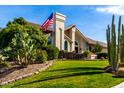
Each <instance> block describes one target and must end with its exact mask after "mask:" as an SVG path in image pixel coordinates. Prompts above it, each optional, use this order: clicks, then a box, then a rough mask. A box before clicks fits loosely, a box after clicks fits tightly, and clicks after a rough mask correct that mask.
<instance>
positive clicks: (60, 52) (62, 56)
mask: <svg viewBox="0 0 124 93" xmlns="http://www.w3.org/2000/svg"><path fill="white" fill-rule="evenodd" d="M64 53H65V52H64V50H61V51H59V58H60V59H62V58H64Z"/></svg>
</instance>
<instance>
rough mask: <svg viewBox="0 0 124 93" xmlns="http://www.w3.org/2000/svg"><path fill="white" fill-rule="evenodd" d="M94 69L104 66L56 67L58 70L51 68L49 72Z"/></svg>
mask: <svg viewBox="0 0 124 93" xmlns="http://www.w3.org/2000/svg"><path fill="white" fill-rule="evenodd" d="M83 70H84V71H90V70H92V71H94V70H103V68H99V67H77V68H64V69H56V70H50V71H49V72H55V71H83Z"/></svg>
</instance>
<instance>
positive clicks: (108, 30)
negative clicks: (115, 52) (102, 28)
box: [106, 25, 112, 66]
mask: <svg viewBox="0 0 124 93" xmlns="http://www.w3.org/2000/svg"><path fill="white" fill-rule="evenodd" d="M106 36H107V47H108V61H109V65H110V66H111V65H112V64H111V58H110V27H109V25H108V28H107V30H106Z"/></svg>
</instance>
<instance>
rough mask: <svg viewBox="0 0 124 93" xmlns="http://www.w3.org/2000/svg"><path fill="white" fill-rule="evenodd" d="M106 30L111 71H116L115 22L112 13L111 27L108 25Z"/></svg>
mask: <svg viewBox="0 0 124 93" xmlns="http://www.w3.org/2000/svg"><path fill="white" fill-rule="evenodd" d="M106 31H107V45H108V57H109V63H110V65H111V67H112V69H113V71H115V72H116V71H117V64H118V61H117V52H116V32H115V24H114V15H113V16H112V24H111V29H110V28H109V26H108V29H107V30H106Z"/></svg>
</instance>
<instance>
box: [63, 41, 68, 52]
mask: <svg viewBox="0 0 124 93" xmlns="http://www.w3.org/2000/svg"><path fill="white" fill-rule="evenodd" d="M64 50H68V42H67V41H66V40H65V42H64Z"/></svg>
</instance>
